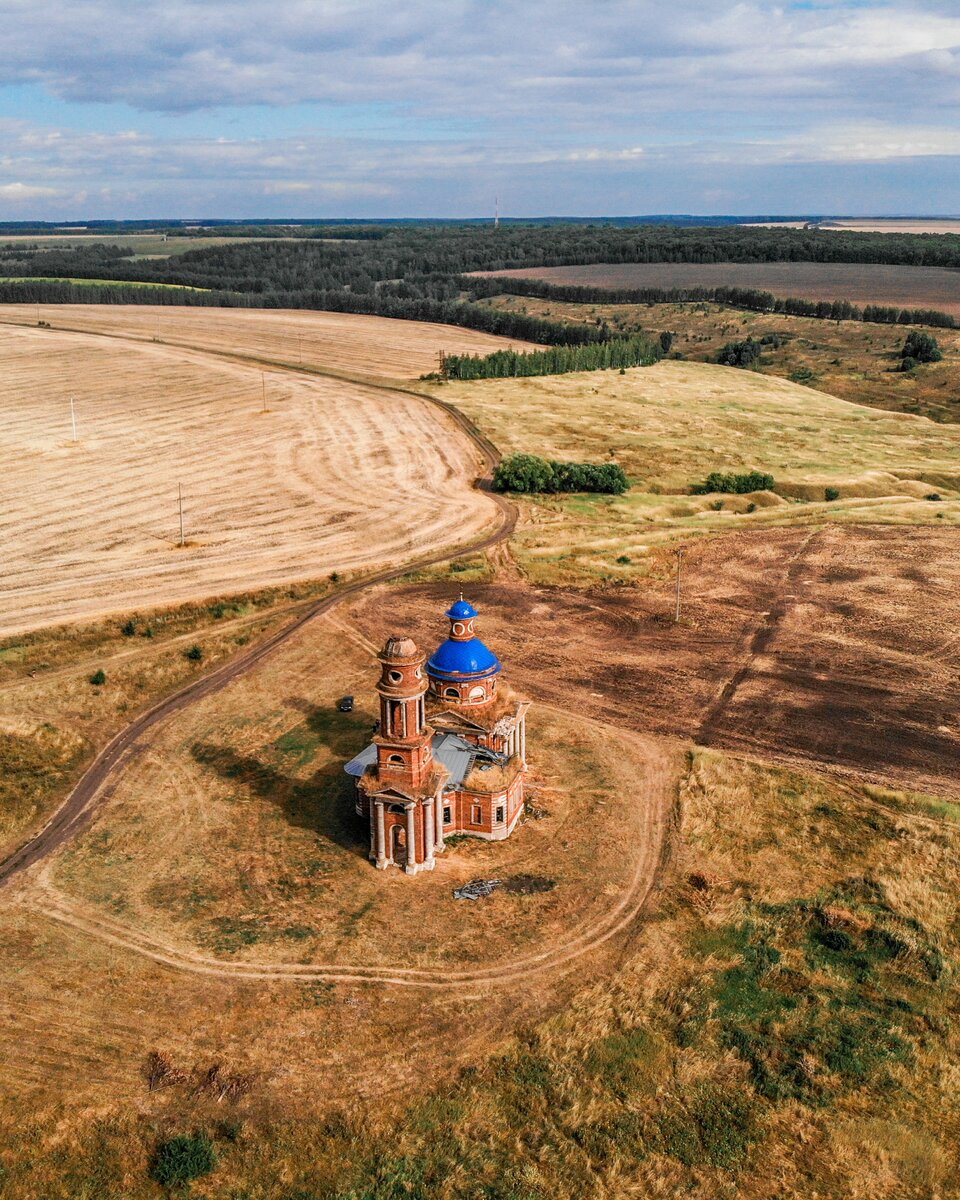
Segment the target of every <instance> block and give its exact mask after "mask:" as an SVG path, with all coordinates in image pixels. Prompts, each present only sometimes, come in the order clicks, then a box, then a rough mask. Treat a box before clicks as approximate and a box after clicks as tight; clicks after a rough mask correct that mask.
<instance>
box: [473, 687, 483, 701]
mask: <svg viewBox="0 0 960 1200" xmlns="http://www.w3.org/2000/svg"><path fill="white" fill-rule="evenodd" d="M486 694H487V693H486V692H485V691H484V690H483V688H482V687H475V688H471V689H470V699H471V700H482V699H483V698H484V696H485V695H486Z"/></svg>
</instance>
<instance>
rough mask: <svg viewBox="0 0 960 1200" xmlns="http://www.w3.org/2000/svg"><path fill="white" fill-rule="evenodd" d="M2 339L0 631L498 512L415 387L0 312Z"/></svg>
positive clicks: (288, 570)
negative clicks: (0, 568)
mask: <svg viewBox="0 0 960 1200" xmlns="http://www.w3.org/2000/svg"><path fill="white" fill-rule="evenodd" d="M395 324H403V322H396V323H395ZM369 332H370V333H371V336H372V335H373V334H374V333H375V330H372V331H369ZM356 335H357V331H356V329H355V331H354V336H355V339H356ZM354 349H355V351H357V352H358V353H359V350H360V347H358V346H357V345H355V346H354ZM365 353H366V354H367V356H368V357H371V356H372V351H371V349H370V348H369V347H368V348H367V349H366V350H365ZM0 355H2V356H3V360H4V378H3V383H2V385H0V453H2V457H3V461H4V471H3V476H2V478H0V537H2V539H3V542H4V546H5V549H6V553H5V563H4V574H3V578H2V579H0V635H3V634H9V633H14V632H18V631H21V630H25V629H29V628H35V627H37V626H41V625H43V624H50V623H59V622H62V621H64V620H79V619H84V618H90V617H94V616H97V615H102V614H103V613H106V612H118V611H123V610H125V609H126V610H129V609H133V608H136V607H148V606H155V605H157V604H161V603H172V602H178V601H183V600H188V599H193V598H197V597H204V596H210V595H216V594H223V593H228V592H237V591H244V590H249V589H250V588H256V587H259V586H266V585H269V584H275V583H280V582H284V581H291V580H295V579H303V578H317V577H318V576H322V575H324V574H326V573H327V572H331V571H338V572H340V573H341V574H342V573H344V572H350V571H358V570H365V569H370V568H376V567H379V566H381V565H386V564H391V563H399V562H401V561H406V560H408V559H410V558H413V557H418V551H419V548H420V547H423V546H443V545H451V544H453V543H456V542H463V541H469V540H471V539H473V538H475V537H476V536H478V535H479V534H481V533H482V532H483V531H484V530H488V529H490V528H491V527H492V526H493V524H494V521H495V519H496V508H495V506H494V504H493V502H492V501H491V499H490V498H489V497H488V496H485V495H483V494H481V493H478V492H477V491H476V490H475V489H474V488H473V486H472V481H473V480H474V479H475V478H476V476H477V475H478V473H479V472H480V471H481V470H482V465H483V460H482V457H481V456H480V455H479V454H478V451H477V447H476V445H475V443H473V442H471V440H470V439H468V438H467V437H465V436H464V435H463V432H462V430H460V429H458V428H457V427H456V425H455V423H454V421H453V420H452V419H448V418H446V417H445V416H444V415H443V413H442V412H440V411H438V408H437V406H436V405H431V404H429V403H425V402H424V400H423V399H422V398H420V397H418V396H414V395H410V394H406V393H404V392H402V391H395V390H390V391H384V390H382V388H380V387H377V386H371V385H364V384H359V383H355V382H352V381H350V380H346V379H336V378H327V377H322V376H321V377H314V376H310V375H308V374H305V373H300V372H296V371H290V370H279V369H269V368H268V369H265V370H264V371H261V369H260V368H259V366H257V365H255V364H253V363H249V362H242V361H232V360H231V359H229V358H224V357H221V356H219V355H217V354H215V353H209V352H204V351H195V350H183V349H179V348H173V347H170V346H165V345H153V344H150V343H137V342H131V341H126V340H123V339H117V338H115V337H112V336H111V337H109V338H108V337H93V336H91V335H89V334H81V333H68V332H62V331H59V330H53V331H48V330H43V329H36V328H33V329H27V328H14V327H11V326H4V325H2V324H0ZM71 397H73V398H74V401H75V412H76V418H77V436H78V440H77V442H74V441H73V440H72V425H71V413H70V405H69V400H70V398H71ZM264 405H266V408H267V411H266V412H264V411H262V410H263V408H264ZM178 486H181V487H182V491H183V509H184V535H185V542H186V545H185V546H184V547H180V545H179V511H178Z"/></svg>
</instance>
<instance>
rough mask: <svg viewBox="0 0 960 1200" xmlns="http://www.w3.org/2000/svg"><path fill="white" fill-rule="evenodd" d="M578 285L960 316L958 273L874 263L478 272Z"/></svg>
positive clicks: (631, 265) (601, 265)
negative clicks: (730, 292) (691, 290)
mask: <svg viewBox="0 0 960 1200" xmlns="http://www.w3.org/2000/svg"><path fill="white" fill-rule="evenodd" d="M480 273H482V274H491V275H503V276H507V277H512V278H515V279H542V280H544V281H545V282H546V283H559V284H572V285H575V286H577V287H605V288H649V287H663V288H684V287H711V288H712V287H745V288H759V289H761V290H762V291H767V292H773V294H774V295H775V296H796V297H799V298H801V299H808V300H850V301H852V302H853V303H855V304H880V305H889V306H891V307H904V308H934V309H938V310H939V311H940V312H948V313H952V314H953V315H954V316H960V271H957V270H953V269H951V268H948V267H903V266H885V265H882V264H877V263H808V262H795V263H589V264H587V265H585V266H571V267H521V268H518V269H517V270H512V271H491V272H480Z"/></svg>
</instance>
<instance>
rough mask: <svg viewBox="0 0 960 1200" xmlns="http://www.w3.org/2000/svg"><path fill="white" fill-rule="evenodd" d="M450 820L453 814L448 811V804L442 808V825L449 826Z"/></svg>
mask: <svg viewBox="0 0 960 1200" xmlns="http://www.w3.org/2000/svg"><path fill="white" fill-rule="evenodd" d="M452 820H453V813H452V812H451V811H450V806H449V804H445V805H444V808H443V823H444V825H449V824H450V822H451V821H452Z"/></svg>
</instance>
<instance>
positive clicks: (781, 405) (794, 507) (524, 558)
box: [434, 361, 960, 584]
mask: <svg viewBox="0 0 960 1200" xmlns="http://www.w3.org/2000/svg"><path fill="white" fill-rule="evenodd" d="M434 386H435V388H436V394H437V395H439V396H442V397H443V398H444V399H446V400H449V401H452V402H453V403H455V404H457V405H458V406H459V407H461V408H462V409H463V411H464V412H466V413H467V415H468V416H470V417H471V418H472V419H473V420H474V421H476V422H477V423H478V424H479V425H480V426H481V427H482V428H484V429H485V430H487V431H488V432H489V433H490V435H491V436H492V437H493V439H494V441H496V442H497V444H498V445H499V446H500V447H501V449H502V450H503V451H504V452H505V453H509V452H513V451H527V452H532V453H536V454H541V455H544V456H545V457H548V458H551V457H555V458H561V459H567V458H573V459H587V460H590V461H594V462H606V461H616V462H619V463H620V464H621V465H622V466H623V468H624V469H625V470H626V471H627V473H628V475H629V476H630V478H631V481H632V483H633V485H634V486H633V487H632V488H631V490H630V491H629V492H628V493H626V494H625V495H624V496H617V497H614V496H596V495H594V496H590V495H584V496H540V497H532V498H526V499H524V501H523V502H522V503H521V513H522V515H521V520H520V523H519V526H518V529H517V532H516V534H515V535H514V537H513V539H512V541H511V551H512V553H513V556H514V558H515V560H516V561H517V563H519V565H520V568H521V570H522V571H523V573H524V574H525V575H526V576H527V577H528V578H529V579H531V580H532V581H534V582H542V583H560V584H582V583H591V582H592V583H597V582H624V583H628V582H633V581H636V580H637V579H638V577H645V576H646V575H648V574H649V573H650V572H651V571H654V572H656V571H657V570H659V569H660V554H661V551H662V547H663V546H664V544H667V543H676V542H677V540H678V539H680V538H684V539H697V540H699V539H700V538H704V537H713V536H716V535H718V534H722V533H728V532H731V531H732V530H733V529H734V528H737V529H740V528H744V529H753V530H759V529H771V528H773V527H779V526H784V525H797V524H799V525H811V524H820V523H823V522H831V523H862V522H870V523H880V522H882V523H892V524H904V525H917V524H920V525H923V524H932V525H938V526H939V525H943V526H949V527H953V526H954V525H956V524H957V522H958V521H960V433H958V432H956V427H955V426H952V425H936V424H934V423H933V422H931V421H929V420H927V419H926V418H923V417H917V416H912V415H908V414H904V413H893V412H881V411H877V410H875V409H872V408H867V407H865V406H861V405H854V404H850V403H848V402H846V401H842V400H837V399H835V398H834V397H832V396H827V395H824V394H823V393H820V392H817V391H815V390H813V389H811V388H808V387H803V386H800V385H798V384H794V383H790V382H789V381H787V380H784V379H779V378H775V377H771V376H766V375H760V374H757V373H755V372H749V371H738V370H735V369H733V368H729V367H720V366H713V365H707V364H701V363H686V362H676V361H665V362H661V363H658V364H657V365H656V366H654V367H642V368H636V369H634V370H631V371H628V372H626V373H625V374H624V375H619V374H618V373H615V372H596V373H594V374H590V375H559V376H549V377H542V378H533V379H507V380H483V381H478V382H476V383H458V382H452V383H447V384H441V385H434ZM753 469H757V470H762V471H766V472H769V473H770V474H772V475H773V476H774V478H775V480H776V483H777V493H778V494H776V495H774V494H772V493H762V494H759V495H753V496H722V497H717V496H690V495H686V494H684V493H686V491H687V489H688V488H689V487H690V485H691V484H694V483H696V482H698V481H700V480H702V479H704V478H705V477H706V476H707V474H709V473H710V472H711V471H729V470H734V471H735V470H753ZM828 487H831V488H835V489H836V491H837V492H838V493H839V497H838V498H836V499H833V500H829V501H828V500H827V499H826V489H827V488H828ZM831 494H832V493H831ZM930 496H937V497H939V499H938V500H929V499H927V497H930Z"/></svg>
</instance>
